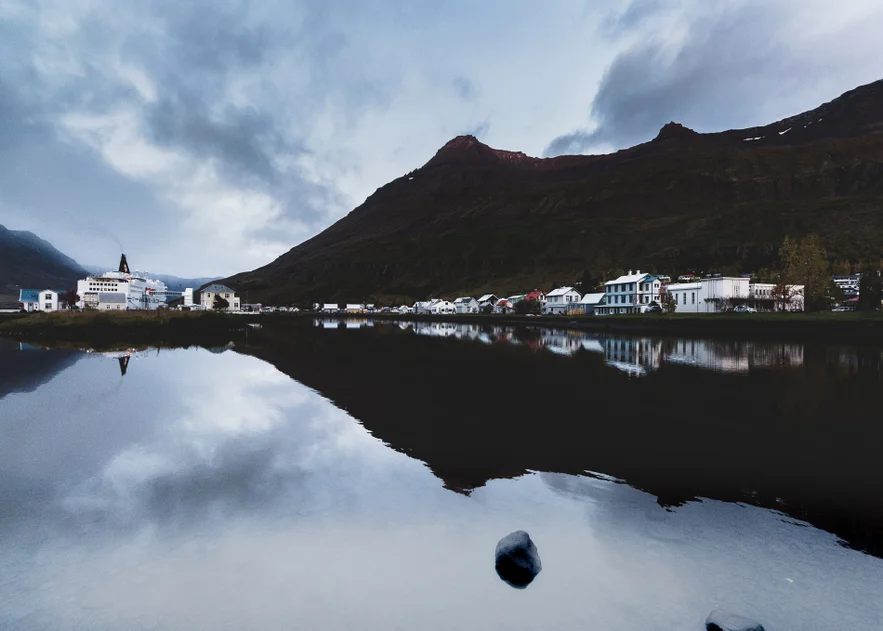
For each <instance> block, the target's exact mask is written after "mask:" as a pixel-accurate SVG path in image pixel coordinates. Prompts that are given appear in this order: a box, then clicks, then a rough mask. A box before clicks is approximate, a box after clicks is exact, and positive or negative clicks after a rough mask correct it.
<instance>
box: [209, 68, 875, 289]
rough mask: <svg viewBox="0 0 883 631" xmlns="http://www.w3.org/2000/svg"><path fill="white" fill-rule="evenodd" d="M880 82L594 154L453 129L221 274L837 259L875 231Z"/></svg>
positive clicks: (668, 268) (404, 284)
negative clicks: (789, 244) (518, 144)
mask: <svg viewBox="0 0 883 631" xmlns="http://www.w3.org/2000/svg"><path fill="white" fill-rule="evenodd" d="M881 156H883V80H881V81H877V82H874V83H871V84H868V85H866V86H861V87H859V88H856V89H854V90H850V91H848V92H846V93H844V94H843V95H841V96H839V97H837V98H835V99H833V100H831V101H829V102H827V103H824V104H822V105H820V106H819V107H817V108H814V109H813V110H809V111H807V112H803V113H801V114H797V115H795V116H791V117H788V118H785V119H782V120H780V121H776V122H773V123H770V124H769V125H764V126H757V127H751V128H747V129H733V130H726V131H721V132H714V133H707V134H706V133H698V132H695V131H693V130H690V129H689V128H687V127H684V126H683V125H681V124H678V123H675V122H671V123H668V124H666V125H665V126H663V127H662V128H661V130H660V132H659V134H658V135H657V136H656V137H655V138H653V139H652V140H648V141H647V142H644V143H641V144H638V145H636V146H634V147H630V148H627V149H622V150H620V151H617V152H615V153H611V154H604V155H567V156H557V157H552V158H537V157H531V156H527V155H526V154H524V153H522V152H517V151H506V150H500V149H494V148H491V147H489V146H487V145H485V144H484V143H481V142H480V141H479V140H478V139H477V138H475V137H474V136H470V135H466V136H458V137H456V138H453V139H452V140H450V141H448V142H447V143H445V145H443V146H442V147H441V148H440V149H439V150H438V151H437V152H436V154H435V155H434V156H433V157H431V158H430V159H429V160H428V161H427V162H426V163H425V164H424V165H423V166H422V167H419V168H417V169H415V170H414V171H412V172H410V173H408V174H406V175H404V176H402V177H399V178H396V179H394V180H393V181H391V182H389V183H388V184H386V185H384V186H382V187H380V188H379V189H377V190H376V191H375V192H374V193H373V194H372V195H370V196H369V197H368V198H367V199H366V200H365V202H364V203H363V204H361V205H360V206H358V207H357V208H355V209H354V210H353V211H351V212H350V213H349V214H348V215H346V216H345V217H343V218H342V219H340V220H339V221H337V222H336V223H335V224H333V225H332V226H330V227H329V228H327V229H326V230H324V231H323V232H321V233H320V234H318V235H316V236H315V237H313V238H311V239H309V240H307V241H305V242H303V243H301V244H299V245H297V246H296V247H294V248H292V249H291V250H290V251H289V252H287V253H286V254H283V255H282V256H280V257H279V258H277V259H276V260H275V261H273V262H271V263H269V264H268V265H265V266H263V267H261V268H258V269H256V270H253V271H251V272H245V273H241V274H237V275H235V276H232V277H229V278H227V279H225V281H224V282H226V283H227V284H230V285H231V286H232V287H233V288H235V289H237V291H245V290H247V291H249V292H250V293H251V295H252V297H253V298H256V299H257V300H264V301H279V302H293V301H304V302H307V301H315V302H322V301H324V300H333V299H339V300H354V299H359V298H362V297H366V298H367V297H372V298H374V299H378V300H379V299H390V300H393V299H403V300H404V299H408V300H410V299H415V298H422V297H426V296H428V295H431V294H441V293H446V294H469V293H475V292H479V291H483V290H486V289H487V290H494V291H497V292H506V291H516V290H525V289H531V288H533V287H535V286H545V285H547V284H549V283H551V282H557V281H564V282H571V281H574V280H576V279H577V278H579V277H580V275H585V274H587V273H588V274H593V275H605V274H607V273H610V272H613V271H615V270H617V269H624V268H628V267H635V266H637V267H640V268H641V269H652V270H656V271H665V272H670V273H674V272H678V271H681V270H693V269H703V268H705V269H716V270H721V269H731V270H732V271H733V272H735V271H744V270H745V269H748V270H749V271H750V270H752V269H756V268H758V267H762V266H770V265H773V264H774V263H775V262H776V261H775V259H776V252H777V250H778V246H779V244H780V243H781V241H782V239H783V238H784V236H785V234H792V235H798V234H804V233H807V232H817V233H819V234H820V235H822V238H823V241H824V244H825V246H826V247H827V248H828V249H829V251H830V253H831V254H832V256H834V257H835V258H846V259H851V260H859V259H865V258H869V257H875V256H879V252H880V249H881V247H880V245H881V243H883V157H881Z"/></svg>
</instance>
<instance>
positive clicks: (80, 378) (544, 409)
mask: <svg viewBox="0 0 883 631" xmlns="http://www.w3.org/2000/svg"><path fill="white" fill-rule="evenodd" d="M265 322H266V323H265V324H264V326H263V327H262V328H260V329H254V330H251V331H249V332H248V333H247V335H245V336H240V337H238V338H236V339H235V340H233V341H232V342H231V343H230V344H228V345H226V346H219V347H216V348H210V349H205V348H189V349H147V350H134V349H129V350H126V351H113V352H104V353H101V352H86V351H79V350H60V349H59V350H45V349H39V348H36V347H33V346H29V345H26V344H13V343H11V342H5V341H2V340H0V430H2V437H3V438H2V441H0V577H2V578H0V629H3V630H5V631H19V630H22V631H23V630H28V631H32V630H37V629H39V630H51V631H56V630H58V631H61V630H64V631H67V630H71V631H72V630H75V629H76V630H81V629H88V630H90V631H104V630H107V631H123V630H125V631H130V630H151V631H172V630H176V631H177V630H180V631H185V630H187V631H202V630H206V631H208V630H212V631H217V630H234V629H235V630H242V629H261V630H283V629H284V630H291V629H340V630H343V629H355V628H359V629H408V630H413V629H446V630H450V629H506V630H512V629H525V630H527V629H562V630H569V629H605V630H608V631H609V630H623V631H625V630H638V629H641V630H647V629H660V630H662V629H667V630H671V629H683V630H689V629H696V630H697V631H700V630H702V629H704V622H705V618H706V616H707V615H708V613H709V612H710V611H711V610H713V609H716V608H723V609H725V610H727V611H731V612H733V613H735V614H740V615H743V616H747V617H749V618H752V619H755V620H757V621H758V622H761V623H762V624H763V625H764V626H765V628H766V629H767V631H784V630H790V629H795V630H797V629H800V630H804V631H806V630H812V629H819V630H823V629H824V630H826V631H829V630H831V629H844V630H845V629H850V630H859V631H861V630H868V631H871V630H875V631H878V630H879V629H880V628H881V624H883V623H881V621H883V462H881V461H883V459H881V458H880V448H881V445H883V414H881V411H883V387H881V386H883V349H880V348H874V347H845V346H836V345H826V344H823V343H819V344H796V343H772V342H769V341H763V342H752V341H750V340H702V339H674V338H652V337H629V336H612V335H598V334H591V333H585V332H575V331H566V330H553V329H545V328H541V327H517V328H506V327H491V326H479V325H463V324H454V323H441V322H431V323H390V322H373V321H370V320H359V319H350V320H339V321H338V320H323V319H318V320H315V321H304V322H303V323H301V324H291V323H286V324H282V323H280V324H274V323H273V320H272V318H269V319H266V320H265ZM516 530H525V531H527V532H528V533H529V534H530V537H531V538H532V539H533V541H534V542H535V544H536V547H537V549H538V553H539V556H540V558H541V560H542V571H541V572H540V573H539V574H538V575H537V576H536V578H535V579H534V580H533V582H532V583H531V584H530V585H528V586H527V587H526V588H525V589H513V588H512V587H511V586H509V585H508V584H507V583H505V582H503V581H502V580H501V579H500V578H499V577H498V575H497V573H496V572H495V569H494V548H495V546H496V544H497V542H498V541H499V540H500V539H501V538H502V537H504V536H505V535H507V534H509V533H510V532H513V531H516Z"/></svg>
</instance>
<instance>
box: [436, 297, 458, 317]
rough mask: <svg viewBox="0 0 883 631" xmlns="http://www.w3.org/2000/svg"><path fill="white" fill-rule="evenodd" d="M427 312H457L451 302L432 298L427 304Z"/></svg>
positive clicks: (445, 313)
mask: <svg viewBox="0 0 883 631" xmlns="http://www.w3.org/2000/svg"><path fill="white" fill-rule="evenodd" d="M429 313H432V314H435V315H450V314H453V313H457V308H456V307H455V306H454V303H453V302H449V301H447V300H433V301H432V303H431V304H430V305H429Z"/></svg>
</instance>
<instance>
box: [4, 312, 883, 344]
mask: <svg viewBox="0 0 883 631" xmlns="http://www.w3.org/2000/svg"><path fill="white" fill-rule="evenodd" d="M315 319H320V320H373V321H378V322H444V323H452V324H470V325H478V326H482V325H485V326H513V327H525V326H528V327H540V328H549V329H559V330H561V329H571V330H580V331H592V332H597V333H608V334H611V333H614V334H616V333H618V334H624V335H659V336H678V337H689V338H716V337H718V338H719V337H726V338H737V339H776V340H790V341H813V342H841V343H858V344H883V313H877V312H874V313H862V312H848V313H832V312H817V313H799V314H779V313H770V314H761V313H751V314H713V315H712V314H702V315H695V314H671V315H659V314H653V315H645V314H640V315H638V314H634V315H622V316H620V315H609V316H593V315H589V316H584V315H583V316H527V315H502V314H488V315H484V314H469V315H467V314H462V315H422V314H390V313H370V314H368V313H366V314H325V313H315V312H299V313H269V314H268V313H264V314H259V313H255V314H241V313H240V314H232V313H216V312H211V311H196V312H179V311H172V312H156V311H126V312H116V313H104V312H94V311H89V312H57V313H38V314H14V315H13V314H10V315H0V337H4V338H7V339H14V340H20V341H41V342H52V341H63V342H70V341H80V342H87V343H96V344H100V345H109V344H114V343H123V342H127V341H133V342H142V343H151V342H155V343H162V342H174V343H176V344H182V343H184V344H187V343H189V344H202V343H206V342H208V343H213V342H217V341H219V340H222V339H223V340H225V341H226V340H229V339H231V336H237V335H239V334H243V333H244V332H245V331H246V330H248V329H249V326H250V325H253V324H257V323H260V324H267V325H279V324H284V323H292V324H293V323H304V322H307V321H312V320H315Z"/></svg>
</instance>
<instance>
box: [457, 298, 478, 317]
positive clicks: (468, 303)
mask: <svg viewBox="0 0 883 631" xmlns="http://www.w3.org/2000/svg"><path fill="white" fill-rule="evenodd" d="M454 309H455V310H456V312H457V313H461V314H463V313H478V301H477V300H476V299H475V298H472V297H469V296H464V297H462V298H457V299H456V300H455V301H454Z"/></svg>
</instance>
